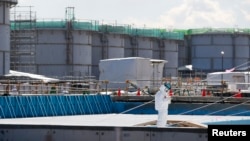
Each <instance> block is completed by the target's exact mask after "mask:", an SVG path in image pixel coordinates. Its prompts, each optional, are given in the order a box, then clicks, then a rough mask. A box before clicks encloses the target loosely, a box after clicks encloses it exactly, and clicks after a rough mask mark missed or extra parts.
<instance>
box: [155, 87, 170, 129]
mask: <svg viewBox="0 0 250 141" xmlns="http://www.w3.org/2000/svg"><path fill="white" fill-rule="evenodd" d="M168 91H169V89H167V88H166V87H165V86H164V85H161V87H160V90H159V91H158V92H157V93H156V94H155V110H157V111H158V120H157V127H165V126H166V123H167V115H168V105H169V104H170V103H171V97H170V96H169V95H168Z"/></svg>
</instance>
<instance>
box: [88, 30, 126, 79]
mask: <svg viewBox="0 0 250 141" xmlns="http://www.w3.org/2000/svg"><path fill="white" fill-rule="evenodd" d="M92 38H93V40H92V69H93V70H92V72H93V74H94V75H95V76H97V77H99V67H98V66H99V62H100V60H103V59H110V58H123V57H124V40H125V39H124V36H123V35H122V34H117V33H112V34H111V33H102V32H101V33H98V32H93V33H92Z"/></svg>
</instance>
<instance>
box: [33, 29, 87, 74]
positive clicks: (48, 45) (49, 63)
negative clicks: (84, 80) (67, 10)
mask: <svg viewBox="0 0 250 141" xmlns="http://www.w3.org/2000/svg"><path fill="white" fill-rule="evenodd" d="M37 31H38V37H37V38H38V39H37V40H38V43H37V46H36V65H37V70H38V73H39V74H43V75H48V76H59V77H62V76H76V77H78V76H90V75H92V74H91V64H92V60H91V55H92V44H91V43H92V36H91V33H90V31H87V30H71V31H70V38H71V39H70V40H68V38H67V32H68V31H67V30H66V29H64V28H58V29H57V28H50V29H48V28H45V27H44V28H43V27H39V29H37Z"/></svg>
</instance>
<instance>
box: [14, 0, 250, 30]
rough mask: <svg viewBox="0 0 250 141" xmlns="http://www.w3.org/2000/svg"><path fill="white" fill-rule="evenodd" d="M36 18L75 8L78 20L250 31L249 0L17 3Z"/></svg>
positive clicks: (36, 0) (53, 16) (54, 16)
mask: <svg viewBox="0 0 250 141" xmlns="http://www.w3.org/2000/svg"><path fill="white" fill-rule="evenodd" d="M18 6H32V10H33V11H34V12H36V15H37V19H38V20H41V19H64V18H65V9H66V7H74V11H75V18H76V19H78V20H97V21H99V22H104V23H118V24H130V25H134V26H138V27H142V26H146V27H151V28H177V29H189V28H203V27H212V28H250V0H18Z"/></svg>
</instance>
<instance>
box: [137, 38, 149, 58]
mask: <svg viewBox="0 0 250 141" xmlns="http://www.w3.org/2000/svg"><path fill="white" fill-rule="evenodd" d="M138 56H139V57H144V58H153V41H152V38H150V37H138Z"/></svg>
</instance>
